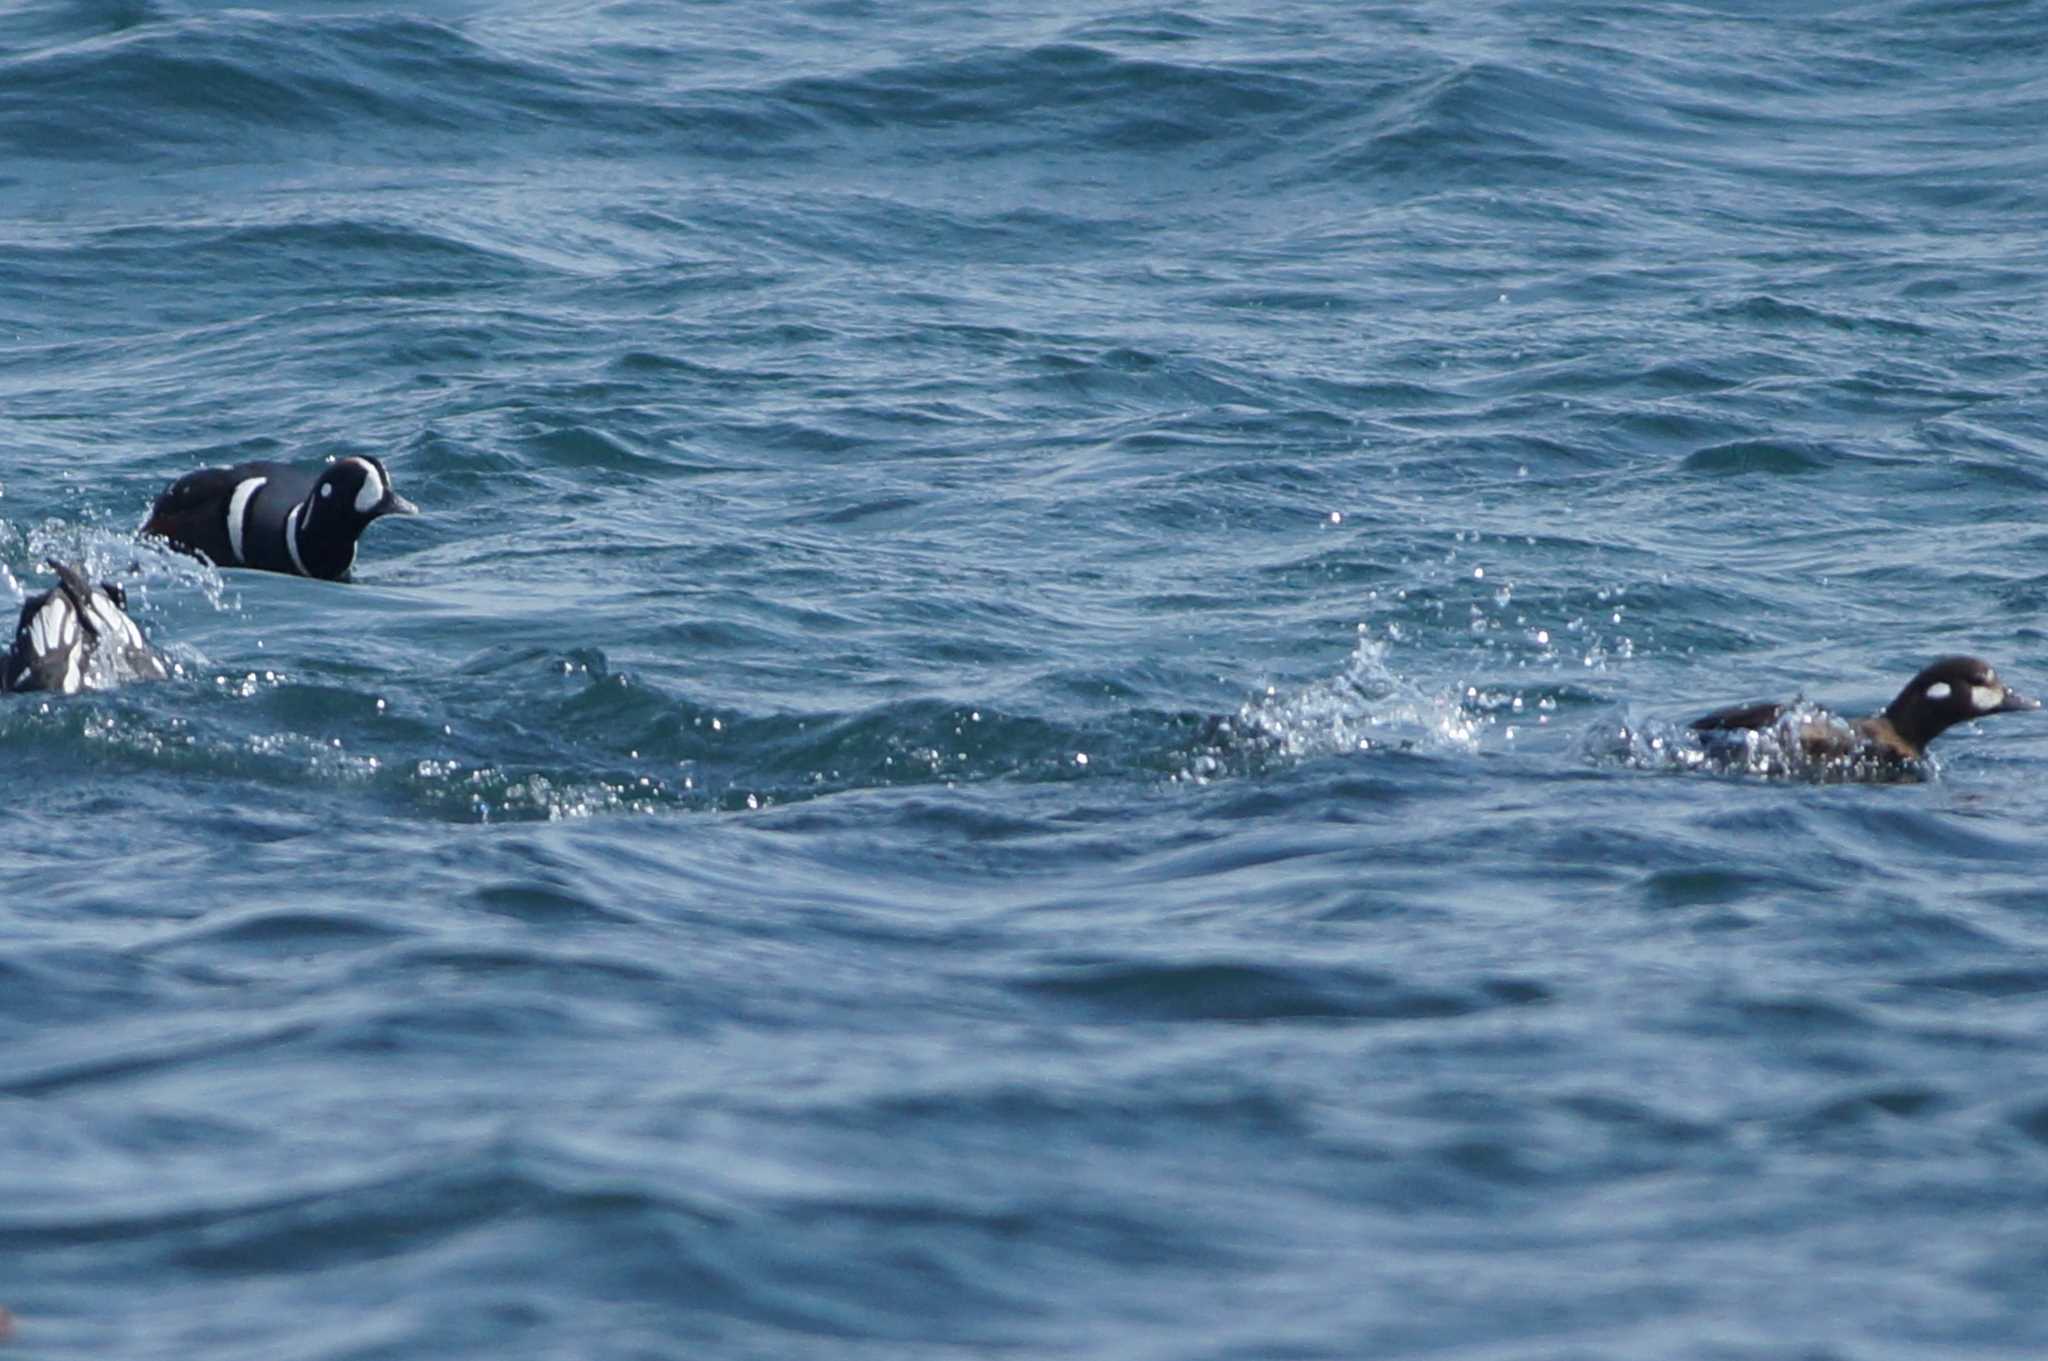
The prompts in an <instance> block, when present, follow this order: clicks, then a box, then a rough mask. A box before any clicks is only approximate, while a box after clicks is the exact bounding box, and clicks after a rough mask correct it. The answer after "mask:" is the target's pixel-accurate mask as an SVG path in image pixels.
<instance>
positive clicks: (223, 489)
mask: <svg viewBox="0 0 2048 1361" xmlns="http://www.w3.org/2000/svg"><path fill="white" fill-rule="evenodd" d="M419 513H420V512H419V507H418V506H415V505H414V504H413V503H412V502H410V501H408V500H406V499H405V498H404V497H403V496H400V495H399V494H398V493H397V492H395V491H393V490H392V489H391V477H390V474H388V473H386V472H385V471H384V465H383V464H382V463H380V462H378V461H377V460H376V459H374V458H367V457H362V456H357V457H351V458H344V459H337V460H336V461H335V462H333V463H330V464H328V465H327V466H326V467H324V468H318V469H311V468H295V467H293V466H291V465H290V464H288V463H238V464H236V465H235V466H234V467H232V468H201V469H200V470H199V471H198V472H196V473H187V474H185V476H183V477H181V478H179V479H178V480H177V481H176V482H173V483H172V484H171V485H170V487H169V488H168V489H166V490H165V491H164V493H163V495H161V496H159V497H157V498H156V504H155V506H153V507H151V509H150V512H149V519H148V520H147V521H146V522H145V523H144V524H143V526H142V532H143V533H145V534H161V535H162V536H163V537H164V538H166V539H168V540H169V541H170V542H171V545H172V546H173V547H176V548H182V549H184V550H185V551H186V552H188V553H197V554H199V555H200V556H201V557H203V558H205V559H207V561H209V562H211V563H213V564H214V565H215V566H217V567H254V568H258V569H260V570H262V571H266V572H294V573H297V574H298V575H299V576H303V577H325V578H326V579H328V580H329V581H345V580H347V579H348V572H349V568H351V567H353V566H355V561H356V539H357V538H358V537H359V536H361V534H362V532H363V531H364V530H365V529H367V528H369V525H370V522H371V521H372V520H375V519H376V518H377V517H379V516H380V515H417V514H419Z"/></svg>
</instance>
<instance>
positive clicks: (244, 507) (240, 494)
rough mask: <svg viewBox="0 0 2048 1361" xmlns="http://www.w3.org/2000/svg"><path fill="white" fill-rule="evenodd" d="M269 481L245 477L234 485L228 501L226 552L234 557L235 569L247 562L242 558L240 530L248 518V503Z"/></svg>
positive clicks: (265, 478) (264, 478)
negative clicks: (233, 492) (233, 490)
mask: <svg viewBox="0 0 2048 1361" xmlns="http://www.w3.org/2000/svg"><path fill="white" fill-rule="evenodd" d="M269 480H270V479H269V478H267V477H245V478H243V479H242V480H241V481H240V482H237V483H235V494H234V495H233V496H232V497H230V498H229V499H228V551H229V552H230V553H233V554H234V555H235V561H234V565H235V566H237V567H240V566H242V565H243V564H244V563H246V562H248V561H249V560H248V559H247V558H246V557H244V556H242V530H243V528H244V522H245V521H247V520H248V518H249V502H250V501H252V500H253V499H255V496H256V493H257V492H259V491H262V490H263V484H264V483H266V482H268V481H269Z"/></svg>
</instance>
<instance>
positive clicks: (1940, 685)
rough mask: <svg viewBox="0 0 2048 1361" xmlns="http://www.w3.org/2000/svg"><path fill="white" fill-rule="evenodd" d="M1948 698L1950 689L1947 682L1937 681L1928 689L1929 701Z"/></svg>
mask: <svg viewBox="0 0 2048 1361" xmlns="http://www.w3.org/2000/svg"><path fill="white" fill-rule="evenodd" d="M1948 696H1949V688H1948V682H1947V681H1936V682H1935V683H1934V684H1932V685H1930V686H1928V687H1927V698H1929V699H1947V698H1948Z"/></svg>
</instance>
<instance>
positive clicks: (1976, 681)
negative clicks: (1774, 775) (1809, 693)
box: [1692, 657, 2041, 766]
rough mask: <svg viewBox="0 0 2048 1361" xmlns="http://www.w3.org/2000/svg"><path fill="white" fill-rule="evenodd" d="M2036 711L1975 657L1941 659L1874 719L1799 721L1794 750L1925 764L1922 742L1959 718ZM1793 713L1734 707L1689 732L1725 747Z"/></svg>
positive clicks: (1830, 757) (1822, 757)
mask: <svg viewBox="0 0 2048 1361" xmlns="http://www.w3.org/2000/svg"><path fill="white" fill-rule="evenodd" d="M2040 707H2041V702H2040V701H2039V700H2035V699H2028V698H2027V697H2026V696H2025V695H2022V694H2020V693H2019V692H2018V691H2017V690H2012V689H2008V688H2007V687H2006V685H2005V683H2004V682H2002V681H2001V680H1999V679H1998V675H1997V673H1996V672H1994V671H1993V670H1992V669H1991V667H1990V664H1989V663H1986V662H1982V661H1979V660H1978V659H1977V658H1975V657H1943V658H1942V659H1941V660H1940V661H1938V662H1936V663H1934V664H1933V665H1932V666H1930V667H1928V668H1927V669H1926V670H1925V671H1922V672H1921V673H1920V674H1919V675H1917V676H1915V677H1913V679H1912V680H1910V681H1907V682H1906V688H1905V689H1903V690H1901V691H1899V697H1898V698H1897V699H1895V700H1893V701H1892V702H1891V703H1890V704H1887V705H1886V706H1885V707H1884V710H1883V712H1881V713H1875V714H1872V715H1871V716H1870V717H1868V718H1854V719H1841V718H1836V717H1834V716H1833V715H1831V714H1828V713H1827V712H1825V711H1818V712H1816V713H1815V714H1814V715H1813V716H1812V717H1802V718H1800V720H1799V724H1798V738H1799V746H1800V750H1801V752H1802V753H1803V754H1804V755H1805V757H1806V759H1807V760H1809V761H1814V762H1844V763H1849V762H1856V763H1861V762H1868V763H1870V764H1873V765H1879V766H1898V765H1905V764H1906V763H1908V762H1912V761H1918V760H1920V759H1921V758H1922V757H1924V756H1925V755H1926V754H1927V744H1928V743H1929V742H1932V741H1933V740H1934V739H1935V738H1937V737H1939V736H1940V735H1941V734H1942V733H1943V732H1945V731H1946V730H1948V729H1949V728H1951V727H1953V726H1954V725H1956V724H1958V723H1961V722H1963V721H1964V720H1965V719H1971V718H1983V717H1985V716H1986V715H1987V714H2004V713H2012V712H2014V711H2015V710H2020V709H2038V708H2040ZM1793 709H1794V706H1793V705H1791V704H1748V705H1735V706H1732V707H1730V708H1726V709H1716V710H1715V711H1714V712H1713V713H1710V714H1708V715H1706V716H1705V717H1704V718H1698V719H1694V720H1693V723H1692V728H1693V731H1695V732H1699V733H1704V734H1706V737H1705V739H1704V740H1706V741H1709V742H1712V741H1715V740H1716V739H1721V740H1726V739H1728V738H1731V737H1740V736H1741V735H1742V734H1744V733H1750V732H1767V731H1769V730H1771V729H1772V728H1775V727H1776V726H1777V724H1778V720H1779V719H1781V718H1783V717H1784V716H1785V715H1786V714H1787V713H1791V712H1792V711H1793ZM1789 735H1790V734H1788V736H1789Z"/></svg>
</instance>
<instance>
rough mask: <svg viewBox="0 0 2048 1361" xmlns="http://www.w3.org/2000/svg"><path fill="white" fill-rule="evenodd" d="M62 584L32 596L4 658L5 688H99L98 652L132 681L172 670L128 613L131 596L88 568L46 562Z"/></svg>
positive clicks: (1, 679)
mask: <svg viewBox="0 0 2048 1361" xmlns="http://www.w3.org/2000/svg"><path fill="white" fill-rule="evenodd" d="M47 566H48V567H49V568H50V570H52V571H54V572H55V573H56V574H57V584H56V585H55V586H53V587H51V588H50V589H49V590H47V591H44V592H43V593H42V594H41V595H35V596H30V597H29V599H28V603H27V604H25V605H23V606H22V607H21V622H20V623H18V624H16V625H15V628H14V646H13V647H11V648H9V649H8V652H7V657H6V660H5V661H0V691H6V690H54V691H56V692H57V693H58V694H61V695H75V694H77V693H78V692H79V691H80V690H83V689H86V688H88V687H96V686H97V685H98V684H99V680H98V678H96V677H95V675H94V674H93V673H94V672H95V671H96V670H97V671H99V672H100V673H101V675H106V674H109V673H108V672H106V671H105V669H104V668H95V667H93V666H92V665H91V663H92V661H93V659H94V658H95V657H102V658H105V659H107V660H109V661H111V662H112V663H113V671H112V673H111V674H114V675H118V676H120V677H121V678H122V679H127V680H163V679H164V678H165V677H166V676H168V675H170V670H169V668H167V667H166V666H165V665H164V659H163V658H162V657H160V656H158V655H157V652H156V649H155V648H152V647H151V646H150V645H149V644H148V643H147V642H145V641H143V637H142V630H141V629H139V628H137V627H136V626H135V621H134V620H133V619H130V618H129V617H128V614H127V606H128V598H127V596H125V595H123V594H122V592H121V588H120V587H119V586H116V585H114V584H113V583H112V582H104V583H102V584H101V585H98V586H94V585H93V584H92V583H91V582H89V581H87V580H86V579H85V573H84V572H82V571H80V570H79V569H78V568H76V567H73V566H71V565H70V564H68V563H62V562H55V561H52V562H50V563H48V564H47Z"/></svg>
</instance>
